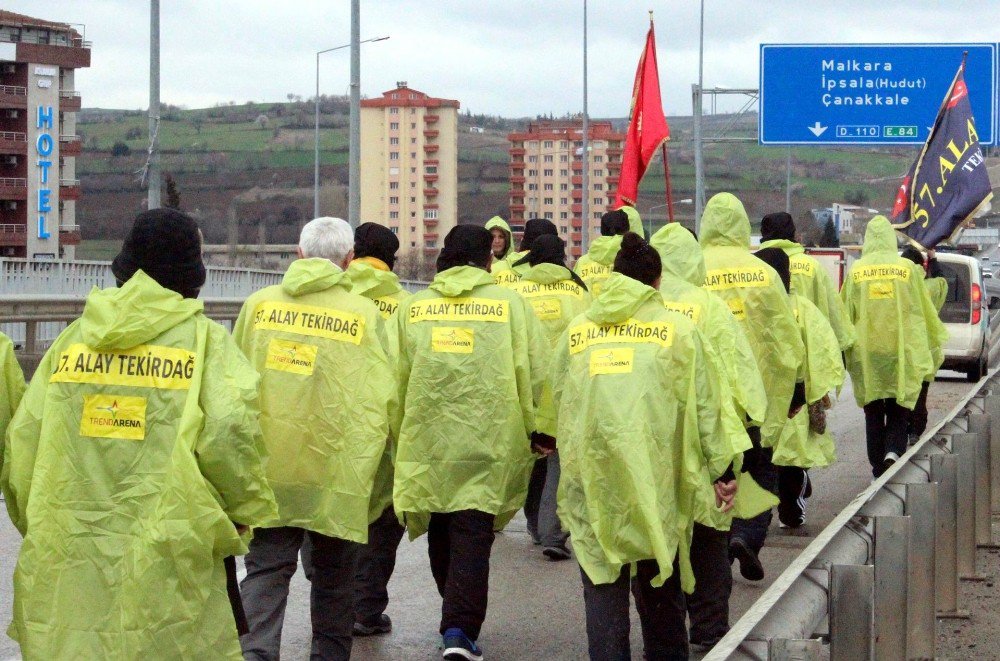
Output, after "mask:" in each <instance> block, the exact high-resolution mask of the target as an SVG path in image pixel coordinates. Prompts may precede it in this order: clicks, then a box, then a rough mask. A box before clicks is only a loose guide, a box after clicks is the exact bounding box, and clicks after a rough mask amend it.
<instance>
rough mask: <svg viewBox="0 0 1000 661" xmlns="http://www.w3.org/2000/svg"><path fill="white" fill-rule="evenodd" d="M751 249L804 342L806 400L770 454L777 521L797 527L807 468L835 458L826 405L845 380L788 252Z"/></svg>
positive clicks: (807, 489) (834, 345)
mask: <svg viewBox="0 0 1000 661" xmlns="http://www.w3.org/2000/svg"><path fill="white" fill-rule="evenodd" d="M754 254H755V255H756V256H757V257H759V258H760V259H761V260H763V261H764V262H766V263H767V264H768V265H769V266H771V268H773V269H774V270H775V271H776V272H777V273H778V275H779V276H780V278H781V281H782V283H783V284H784V286H785V288H786V290H788V291H789V295H790V296H791V301H792V306H793V309H794V311H795V320H796V322H797V323H798V325H799V330H800V331H801V333H802V341H803V342H804V343H805V347H806V360H805V363H803V367H802V373H803V376H804V381H805V388H806V392H805V396H806V404H807V406H806V407H803V408H802V410H800V411H799V412H798V413H797V414H796V415H795V417H794V418H792V419H791V420H789V421H788V422H787V423H786V424H785V427H784V429H782V430H781V437H780V438H779V439H778V443H777V445H775V446H774V455H773V457H772V461H774V464H775V465H776V466H777V467H778V497H779V499H780V501H781V502H780V504H779V505H778V522H779V523H780V524H781V527H782V528H798V527H800V526H801V525H802V524H804V523H805V520H806V499H807V498H809V496H810V495H812V482H811V480H810V479H809V473H808V469H810V468H820V467H824V466H829V465H830V464H832V463H833V462H834V460H835V458H836V448H835V446H834V443H833V438H832V437H831V436H830V433H829V432H828V431H826V409H827V408H829V405H828V404H829V394H830V392H834V391H839V389H840V387H841V386H842V385H843V384H844V363H843V360H842V359H841V354H840V343H839V342H838V340H837V335H836V334H835V333H834V332H833V328H832V327H831V326H830V322H829V321H827V319H826V316H825V315H824V314H823V313H822V312H821V311H820V310H819V308H817V307H816V306H815V305H813V304H812V302H811V301H809V299H807V298H806V297H805V296H799V295H797V294H795V293H794V291H795V290H794V289H792V284H791V283H792V273H791V268H790V261H791V260H790V259H789V257H788V255H787V254H786V253H785V252H784V251H783V250H782V249H781V248H778V247H774V248H764V249H763V250H759V251H757V252H756V253H754Z"/></svg>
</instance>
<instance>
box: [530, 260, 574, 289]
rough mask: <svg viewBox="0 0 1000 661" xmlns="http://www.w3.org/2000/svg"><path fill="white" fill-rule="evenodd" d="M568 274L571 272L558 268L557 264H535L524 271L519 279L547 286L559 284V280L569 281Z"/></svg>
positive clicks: (562, 267) (564, 268)
mask: <svg viewBox="0 0 1000 661" xmlns="http://www.w3.org/2000/svg"><path fill="white" fill-rule="evenodd" d="M570 274H571V271H570V270H569V269H568V268H566V267H565V266H559V265H558V264H537V265H535V266H532V267H531V268H529V269H528V270H527V271H525V272H524V275H523V276H521V277H522V278H523V279H525V280H531V281H532V282H539V283H541V284H543V285H547V284H551V283H553V282H559V281H560V280H569V279H571V278H572V275H570Z"/></svg>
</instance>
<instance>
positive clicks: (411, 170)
mask: <svg viewBox="0 0 1000 661" xmlns="http://www.w3.org/2000/svg"><path fill="white" fill-rule="evenodd" d="M416 173H417V166H415V165H414V166H413V167H412V168H410V174H416Z"/></svg>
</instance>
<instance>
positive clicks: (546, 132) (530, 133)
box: [507, 119, 625, 258]
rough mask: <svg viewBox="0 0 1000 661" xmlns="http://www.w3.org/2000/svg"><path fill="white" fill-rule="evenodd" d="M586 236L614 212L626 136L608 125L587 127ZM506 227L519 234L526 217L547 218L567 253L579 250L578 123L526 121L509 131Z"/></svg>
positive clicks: (580, 133) (575, 254)
mask: <svg viewBox="0 0 1000 661" xmlns="http://www.w3.org/2000/svg"><path fill="white" fill-rule="evenodd" d="M588 132H589V136H588V140H589V145H588V146H589V150H588V151H589V152H590V158H589V166H590V167H589V169H590V173H589V174H590V180H589V182H588V184H589V190H588V191H587V197H588V198H589V200H590V218H589V219H588V220H589V223H590V236H591V238H593V237H595V236H597V235H598V234H599V232H600V226H601V216H602V215H603V214H604V213H605V212H607V211H610V210H611V209H612V208H613V205H614V201H615V192H616V191H617V189H618V177H619V174H620V172H621V160H622V149H623V148H624V146H625V134H624V133H616V132H615V131H614V127H613V126H612V124H611V122H606V121H592V122H590V126H589V131H588ZM507 139H508V140H509V141H510V224H511V228H512V229H514V230H515V232H518V233H520V231H521V229H522V228H523V227H524V221H525V220H526V219H528V218H534V217H538V218H548V219H549V220H551V221H552V222H553V223H555V224H556V226H557V227H558V228H559V235H560V236H561V237H562V238H563V239H564V240H565V241H566V244H567V246H568V248H569V254H570V255H572V256H573V257H574V258H575V257H579V256H580V254H581V252H582V240H581V229H582V227H583V219H582V218H581V215H582V213H583V194H584V191H583V160H582V154H583V120H582V119H571V120H540V121H535V122H529V123H528V128H527V130H526V131H523V132H518V133H511V134H509V135H508V136H507Z"/></svg>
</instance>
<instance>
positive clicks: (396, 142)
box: [389, 138, 399, 145]
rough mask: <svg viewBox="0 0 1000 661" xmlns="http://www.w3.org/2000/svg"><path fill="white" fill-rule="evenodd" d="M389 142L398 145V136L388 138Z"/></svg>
mask: <svg viewBox="0 0 1000 661" xmlns="http://www.w3.org/2000/svg"><path fill="white" fill-rule="evenodd" d="M389 144H390V145H398V144H399V138H389Z"/></svg>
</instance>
